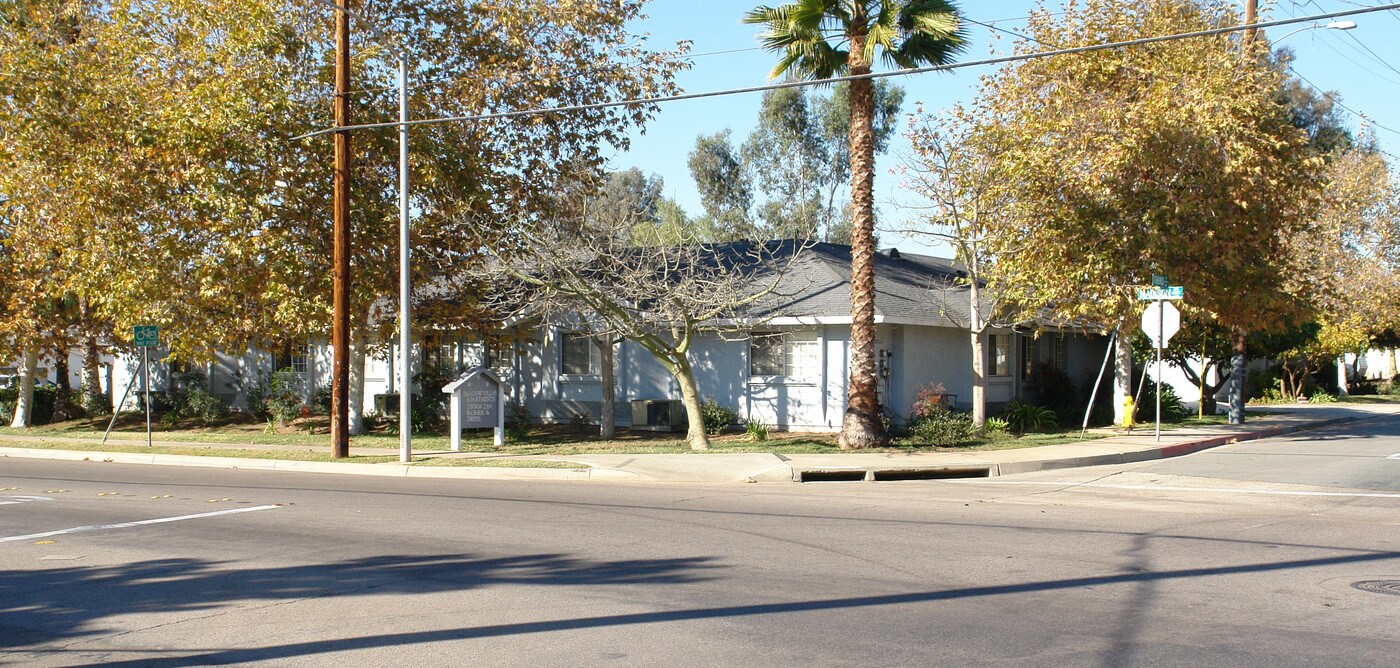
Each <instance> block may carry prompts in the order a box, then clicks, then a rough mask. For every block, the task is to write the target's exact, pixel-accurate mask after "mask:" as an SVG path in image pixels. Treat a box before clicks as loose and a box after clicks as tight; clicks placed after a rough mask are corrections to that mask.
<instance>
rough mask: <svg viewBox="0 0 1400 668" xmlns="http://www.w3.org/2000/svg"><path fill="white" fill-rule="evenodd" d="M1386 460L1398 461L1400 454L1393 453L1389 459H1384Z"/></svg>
mask: <svg viewBox="0 0 1400 668" xmlns="http://www.w3.org/2000/svg"><path fill="white" fill-rule="evenodd" d="M1386 459H1400V452H1397V453H1395V454H1393V455H1391V456H1389V457H1386Z"/></svg>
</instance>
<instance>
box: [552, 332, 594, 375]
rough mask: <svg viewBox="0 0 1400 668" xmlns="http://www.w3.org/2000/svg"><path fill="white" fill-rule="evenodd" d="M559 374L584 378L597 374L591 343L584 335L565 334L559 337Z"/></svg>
mask: <svg viewBox="0 0 1400 668" xmlns="http://www.w3.org/2000/svg"><path fill="white" fill-rule="evenodd" d="M559 347H560V349H561V350H560V361H559V372H560V373H562V374H564V375H566V376H586V375H591V374H596V373H598V371H597V369H598V366H597V365H596V364H595V363H594V362H593V341H592V340H591V339H589V338H588V336H587V335H585V334H578V333H575V332H565V333H564V334H563V336H561V337H560V344H559Z"/></svg>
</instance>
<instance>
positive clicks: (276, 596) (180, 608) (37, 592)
mask: <svg viewBox="0 0 1400 668" xmlns="http://www.w3.org/2000/svg"><path fill="white" fill-rule="evenodd" d="M709 561H710V558H708V557H694V558H685V559H635V560H621V561H604V562H598V561H588V560H582V559H576V558H572V557H569V556H567V555H562V554H536V555H527V556H518V557H503V558H484V559H482V558H473V557H471V556H465V555H451V556H419V557H413V556H380V557H369V558H363V559H352V560H348V561H342V562H337V563H326V564H312V565H305V566H291V567H277V568H252V569H240V568H236V567H231V566H229V565H228V564H227V563H225V562H217V561H208V560H199V559H162V560H156V561H145V562H139V563H134V564H127V565H122V566H111V567H99V568H81V567H67V568H55V569H49V570H40V571H20V570H8V571H5V572H0V650H14V649H17V648H21V647H25V646H31V645H34V644H36V643H40V642H45V641H48V640H52V639H55V638H63V639H65V640H78V639H81V638H84V637H90V636H101V635H104V634H106V633H110V632H111V631H109V630H106V629H103V628H101V627H100V626H99V624H100V622H101V620H103V619H104V618H106V617H109V616H115V615H119V614H130V613H145V612H187V613H188V612H196V611H201V610H214V609H219V608H225V607H227V606H229V605H231V604H237V603H240V602H258V601H290V600H298V599H307V598H317V597H323V596H342V595H350V594H355V593H359V592H367V591H373V592H374V593H375V594H384V593H388V594H394V593H423V592H425V591H459V590H468V589H475V588H478V587H484V586H489V585H498V584H525V585H541V586H578V585H638V584H641V585H647V584H657V585H665V584H680V583H687V582H701V581H704V580H707V579H709V578H708V577H705V576H703V575H702V573H703V571H706V570H708V569H711V568H715V566H713V565H710V564H709V563H708V562H709Z"/></svg>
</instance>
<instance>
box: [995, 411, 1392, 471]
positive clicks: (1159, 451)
mask: <svg viewBox="0 0 1400 668" xmlns="http://www.w3.org/2000/svg"><path fill="white" fill-rule="evenodd" d="M1375 417H1380V416H1365V417H1343V418H1332V419H1330V420H1321V421H1317V422H1308V423H1304V424H1295V425H1285V426H1282V427H1270V428H1267V429H1261V430H1258V431H1249V432H1240V433H1238V434H1222V435H1220V436H1212V437H1210V438H1202V439H1197V440H1194V441H1184V442H1181V443H1173V444H1171V445H1164V446H1160V447H1150V448H1144V449H1139V450H1123V451H1121V452H1116V453H1108V454H1102V455H1090V456H1084V457H1060V458H1054V459H1042V460H1031V461H1026V462H1006V463H1000V464H998V465H997V466H996V468H995V471H996V472H995V473H993V474H992V475H1014V474H1017V473H1034V472H1036V471H1050V470H1054V469H1064V468H1081V467H1087V466H1105V465H1110V464H1133V463H1136V462H1146V461H1152V460H1156V459H1170V458H1172V457H1181V456H1183V455H1189V454H1192V453H1196V452H1200V451H1202V450H1209V449H1211V448H1218V447H1220V446H1222V445H1230V444H1232V443H1243V442H1245V441H1256V440H1259V439H1264V438H1273V437H1274V436H1283V435H1285V434H1293V433H1296V432H1300V431H1308V430H1312V429H1320V428H1322V427H1330V426H1333V425H1338V424H1345V423H1348V422H1358V421H1360V420H1368V419H1372V418H1375Z"/></svg>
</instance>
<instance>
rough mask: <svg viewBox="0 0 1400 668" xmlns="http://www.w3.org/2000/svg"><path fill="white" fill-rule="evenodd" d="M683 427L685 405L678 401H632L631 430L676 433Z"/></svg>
mask: <svg viewBox="0 0 1400 668" xmlns="http://www.w3.org/2000/svg"><path fill="white" fill-rule="evenodd" d="M684 426H685V404H683V403H681V400H679V399H633V400H632V428H633V429H645V430H647V431H676V430H677V429H678V428H681V427H684Z"/></svg>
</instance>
